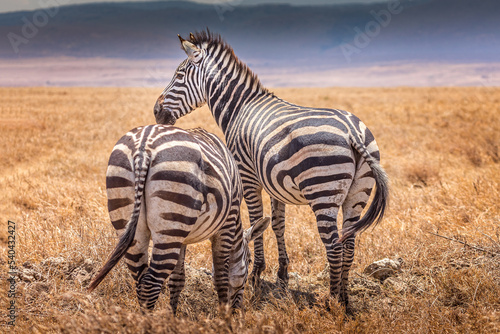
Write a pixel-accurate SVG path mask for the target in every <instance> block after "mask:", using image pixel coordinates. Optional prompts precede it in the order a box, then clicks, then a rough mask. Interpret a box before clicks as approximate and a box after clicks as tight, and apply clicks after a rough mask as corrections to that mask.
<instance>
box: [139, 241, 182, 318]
mask: <svg viewBox="0 0 500 334" xmlns="http://www.w3.org/2000/svg"><path fill="white" fill-rule="evenodd" d="M174 244H177V243H174ZM165 245H167V244H166V243H165V244H163V243H162V244H159V245H157V244H155V245H154V246H153V252H152V257H151V262H150V265H149V268H148V270H147V271H146V273H145V274H144V275H142V277H141V278H140V279H139V282H138V283H137V287H136V290H137V298H138V300H139V304H140V305H141V306H143V307H146V308H147V309H149V310H152V309H153V308H154V306H155V304H156V301H157V300H158V297H159V296H160V292H161V289H162V287H163V284H164V283H165V280H167V279H168V278H169V276H170V274H171V273H172V271H173V270H174V268H175V267H176V265H177V261H178V259H179V255H180V252H181V243H178V245H176V247H172V246H171V247H167V248H166V249H165V248H164V246H165ZM170 245H172V243H170Z"/></svg>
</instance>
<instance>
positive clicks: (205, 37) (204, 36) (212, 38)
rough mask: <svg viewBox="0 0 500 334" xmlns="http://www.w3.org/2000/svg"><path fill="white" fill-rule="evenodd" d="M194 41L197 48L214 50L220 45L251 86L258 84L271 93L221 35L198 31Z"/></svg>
mask: <svg viewBox="0 0 500 334" xmlns="http://www.w3.org/2000/svg"><path fill="white" fill-rule="evenodd" d="M193 35H194V41H193V40H191V42H193V43H194V44H195V45H196V46H197V47H199V48H203V49H206V50H208V49H212V48H214V47H216V46H217V45H220V46H221V47H222V48H223V49H224V50H226V51H228V52H229V53H230V54H231V56H232V57H233V59H234V62H235V65H236V68H237V69H238V70H239V72H240V73H244V74H245V75H247V76H249V77H250V84H251V85H253V84H257V86H258V87H259V88H260V89H261V90H262V91H264V92H265V93H270V92H269V90H267V88H265V87H264V86H263V85H262V83H261V82H260V80H259V78H258V77H257V75H256V74H255V73H253V72H252V70H251V69H250V68H249V67H248V65H247V64H245V63H244V62H242V61H241V60H240V59H239V58H238V57H237V56H236V55H235V54H234V50H233V48H232V47H231V46H230V45H229V44H227V42H226V41H225V40H224V39H223V38H222V36H221V35H220V34H215V33H212V32H210V30H208V28H207V29H206V30H202V31H196V32H195V33H194V34H193Z"/></svg>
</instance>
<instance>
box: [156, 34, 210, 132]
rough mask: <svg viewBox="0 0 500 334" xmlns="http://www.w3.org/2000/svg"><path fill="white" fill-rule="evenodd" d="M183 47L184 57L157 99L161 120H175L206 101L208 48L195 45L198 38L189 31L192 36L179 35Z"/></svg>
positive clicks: (158, 113)
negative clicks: (205, 74) (203, 80)
mask: <svg viewBox="0 0 500 334" xmlns="http://www.w3.org/2000/svg"><path fill="white" fill-rule="evenodd" d="M177 36H178V37H179V40H180V42H181V48H182V49H183V50H184V51H185V52H186V54H187V56H188V57H187V59H185V60H184V61H183V62H182V63H181V64H180V65H179V66H178V67H177V70H176V71H175V75H174V77H173V78H172V80H171V81H170V83H169V84H168V86H167V87H166V88H165V89H164V90H163V92H162V93H161V95H160V97H158V100H157V101H156V104H155V107H154V114H155V118H156V123H158V124H170V125H173V124H175V122H176V120H177V119H178V118H180V117H182V116H184V115H187V114H189V113H190V112H191V111H193V110H194V109H196V108H199V107H201V106H202V105H204V104H205V102H206V101H205V92H204V87H203V85H202V78H203V69H202V66H200V65H201V63H202V62H203V60H204V59H205V52H206V50H204V49H202V48H199V47H197V46H196V45H195V43H196V40H195V37H194V35H193V34H190V40H191V41H187V40H185V39H183V38H182V37H181V36H180V35H177Z"/></svg>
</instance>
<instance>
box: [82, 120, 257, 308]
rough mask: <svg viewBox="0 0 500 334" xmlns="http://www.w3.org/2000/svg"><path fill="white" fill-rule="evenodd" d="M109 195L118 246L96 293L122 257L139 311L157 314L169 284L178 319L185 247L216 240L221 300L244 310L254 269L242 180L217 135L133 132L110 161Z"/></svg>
mask: <svg viewBox="0 0 500 334" xmlns="http://www.w3.org/2000/svg"><path fill="white" fill-rule="evenodd" d="M106 189H107V194H108V210H109V215H110V218H111V222H112V224H113V226H114V228H115V229H116V230H117V232H118V235H119V236H120V242H119V244H118V246H117V249H115V252H114V253H113V254H112V255H111V257H110V259H109V260H108V263H107V264H105V265H104V267H103V269H102V270H101V272H100V273H99V274H98V275H97V277H96V279H95V280H94V282H93V283H92V285H91V289H93V288H95V287H96V286H97V285H98V284H99V283H100V281H102V279H103V278H104V276H105V275H106V274H107V272H109V270H111V268H112V267H113V266H114V265H115V264H116V263H117V262H118V260H119V258H120V257H121V256H124V257H125V262H126V264H127V266H128V268H129V269H130V271H131V272H132V276H133V278H134V280H135V281H136V289H137V295H138V299H139V302H140V304H141V305H143V306H146V307H147V308H153V307H154V305H155V303H156V300H157V299H158V296H159V293H160V291H161V288H162V286H163V283H164V282H165V280H167V279H169V280H168V282H169V289H170V293H171V296H170V304H171V306H172V309H173V311H174V312H175V311H176V308H177V302H178V298H179V294H180V292H181V290H182V288H183V286H184V282H185V277H184V255H185V248H186V245H188V244H192V243H197V242H201V241H203V240H206V239H210V240H211V242H212V253H213V259H214V283H215V285H216V289H217V292H218V295H219V300H220V302H221V303H228V302H229V303H230V304H231V305H232V306H233V307H239V306H240V305H241V301H242V292H243V286H244V283H245V281H246V278H247V271H248V268H247V266H248V261H249V260H248V258H249V255H248V253H249V251H248V240H244V237H243V232H244V231H243V229H242V224H241V219H240V215H239V208H240V204H241V197H242V195H241V191H242V190H241V180H240V176H239V173H238V169H237V167H236V164H235V162H234V159H233V158H232V156H231V154H230V152H229V151H228V150H227V148H226V147H225V145H224V144H223V143H222V142H221V141H220V140H219V139H218V138H217V137H216V136H215V135H213V134H210V133H208V132H206V131H204V130H201V129H194V130H182V129H179V128H175V127H172V126H163V125H151V126H145V127H140V128H136V129H133V130H131V131H130V132H128V133H127V134H126V135H125V136H123V137H122V138H121V139H120V140H119V141H118V143H117V144H116V145H115V147H114V149H113V152H112V153H111V156H110V159H109V163H108V170H107V174H106ZM150 239H152V240H153V250H152V255H151V259H149V257H148V248H149V242H150ZM125 240H126V241H125ZM120 245H121V246H120Z"/></svg>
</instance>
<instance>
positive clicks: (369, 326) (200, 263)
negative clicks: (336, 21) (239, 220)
mask: <svg viewBox="0 0 500 334" xmlns="http://www.w3.org/2000/svg"><path fill="white" fill-rule="evenodd" d="M159 93H160V89H133V88H2V89H0V96H1V103H0V130H1V143H2V145H1V146H0V156H1V157H2V159H1V160H0V180H1V185H2V200H1V201H0V216H1V221H2V224H1V226H2V228H0V238H1V240H2V247H3V250H2V254H3V255H2V256H1V259H0V263H1V264H2V267H3V268H4V269H3V270H2V271H1V273H0V275H1V277H2V283H1V291H0V298H1V300H2V304H1V305H2V306H1V308H2V312H1V315H2V318H1V321H2V325H1V326H2V327H0V330H1V331H7V330H12V328H8V327H6V326H5V323H6V321H7V317H6V305H7V303H8V302H9V301H10V300H9V298H7V288H8V285H7V282H6V280H5V278H6V277H7V269H6V268H7V265H6V260H7V253H6V249H7V248H6V245H7V220H8V219H10V220H13V221H15V222H16V233H17V235H16V246H15V251H16V262H17V265H18V268H19V271H20V272H21V273H22V275H20V276H21V279H20V280H19V281H18V283H17V285H16V289H17V299H16V303H17V304H16V306H17V322H16V327H15V330H16V331H17V332H19V333H26V332H47V331H51V332H65V333H73V332H76V333H84V332H93V333H99V332H105V333H115V332H123V333H150V332H151V333H156V332H168V333H177V332H178V333H198V332H207V333H210V332H223V333H230V332H238V333H242V332H248V333H262V332H266V333H274V332H277V333H335V332H349V333H351V332H361V333H388V332H389V333H401V332H403V333H457V332H460V333H466V332H475V333H495V332H499V331H500V320H499V319H500V255H499V254H500V219H499V217H500V206H499V196H500V151H499V150H500V121H499V114H500V89H499V88H485V87H481V88H370V89H366V88H318V89H317V88H314V89H313V88H304V89H276V90H275V93H276V94H277V95H278V96H280V97H282V98H284V99H286V100H289V101H292V102H294V103H297V104H301V105H308V106H317V107H335V108H341V109H345V110H349V111H351V112H353V113H355V114H356V115H357V116H359V117H360V118H361V119H362V120H363V121H364V122H365V123H366V124H367V125H368V126H369V127H370V129H371V130H372V132H373V133H374V134H375V137H376V139H377V141H378V144H379V147H380V150H381V154H382V165H383V166H384V168H385V169H386V171H387V173H388V175H389V177H390V180H391V201H390V207H389V210H388V212H387V215H386V218H385V219H384V220H383V222H382V223H381V224H380V225H379V226H377V227H376V228H375V229H370V230H368V231H367V232H366V233H364V234H362V235H361V236H360V237H359V238H358V239H357V248H356V256H355V262H354V266H353V269H352V274H351V286H350V290H351V292H350V295H351V300H352V306H353V309H354V315H353V316H350V317H349V316H345V315H344V313H343V311H342V309H341V308H340V307H339V306H338V305H337V304H336V303H335V302H332V303H331V307H330V310H329V311H327V310H326V309H325V307H324V305H325V303H326V302H327V301H328V298H327V295H328V279H327V276H326V272H325V268H326V257H325V251H324V247H323V245H322V243H321V241H320V239H319V236H318V232H317V230H316V226H315V221H314V216H313V215H312V213H311V212H310V209H309V208H308V207H294V206H289V207H287V225H286V242H287V246H288V251H289V256H290V260H291V263H290V268H289V270H290V273H291V274H290V277H291V278H290V293H287V294H285V293H279V292H277V291H276V289H275V286H274V285H273V284H274V281H275V277H276V271H277V268H278V259H277V251H276V241H275V238H274V235H273V232H272V229H268V230H267V231H266V233H265V249H266V261H267V269H266V271H265V272H264V282H263V289H262V291H260V292H259V293H257V294H256V295H254V294H253V293H252V292H251V291H250V289H247V290H246V300H245V306H246V312H245V313H244V314H242V315H241V314H240V315H235V316H232V317H231V316H230V315H228V314H227V313H226V312H225V311H224V310H220V309H218V307H217V299H216V295H215V293H214V290H213V287H212V284H211V281H210V276H209V275H208V274H206V273H205V271H207V270H208V269H204V268H211V253H210V247H209V243H208V242H205V243H201V244H196V245H192V246H190V247H188V254H187V263H188V264H189V268H188V280H187V285H186V288H185V291H184V293H183V295H182V297H181V303H180V309H179V317H178V318H173V317H172V316H171V313H170V311H169V306H168V297H167V295H168V292H166V293H165V294H163V295H162V297H161V299H160V301H159V303H158V304H157V307H156V309H155V311H154V312H153V313H144V312H142V311H141V310H140V308H139V307H138V304H137V301H136V296H135V290H134V288H133V282H132V280H131V278H130V277H129V274H128V272H127V270H126V268H125V267H124V266H123V265H122V264H120V265H119V266H117V267H116V268H115V269H114V270H113V271H112V273H111V274H110V275H109V276H108V277H107V278H106V280H105V281H104V282H103V283H102V284H101V286H100V287H99V288H98V289H97V290H96V291H95V292H93V293H91V294H89V293H87V292H86V286H87V285H88V280H89V277H90V275H91V274H92V273H93V272H95V271H96V270H97V269H98V267H99V266H100V265H101V264H102V263H103V261H105V259H106V258H107V256H108V254H109V252H110V251H111V250H112V248H113V247H114V245H115V243H116V241H117V239H116V237H115V233H114V230H113V228H112V226H111V224H110V222H109V218H108V214H107V209H106V194H105V171H106V167H107V159H108V157H109V154H110V152H111V149H112V148H113V146H114V144H115V142H116V141H117V140H118V139H119V138H120V137H121V136H122V135H123V134H125V133H126V132H127V131H128V130H130V129H131V128H133V127H136V126H140V125H145V124H152V123H154V117H153V112H152V109H153V104H154V101H155V99H156V98H157V96H158V95H159ZM178 126H180V127H184V128H192V127H198V126H201V127H204V128H206V129H207V130H209V131H212V132H214V133H216V134H218V135H220V136H221V132H220V130H219V129H218V128H217V126H216V124H215V123H214V121H213V120H212V118H211V115H210V113H209V112H208V110H207V109H206V107H205V108H202V109H201V110H196V111H195V112H193V113H192V114H191V115H189V116H187V117H185V118H184V119H182V120H180V121H179V122H178ZM265 204H266V214H267V215H269V213H270V212H269V211H270V210H269V199H268V198H266V200H265ZM243 218H244V224H245V225H246V226H248V224H249V223H248V213H247V210H246V208H245V207H244V208H243ZM435 234H437V235H439V236H436V235H435ZM440 236H443V237H447V238H449V239H445V238H442V237H440ZM450 239H451V240H450ZM50 258H58V259H50ZM383 258H390V259H401V261H402V268H401V271H400V272H398V273H395V275H394V276H393V277H390V278H388V279H386V280H385V281H383V282H381V281H378V280H376V279H374V278H373V277H370V276H368V275H366V274H364V273H363V270H364V268H365V267H367V266H368V265H369V264H370V263H372V262H374V261H376V260H380V259H383ZM47 259H49V260H47Z"/></svg>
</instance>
